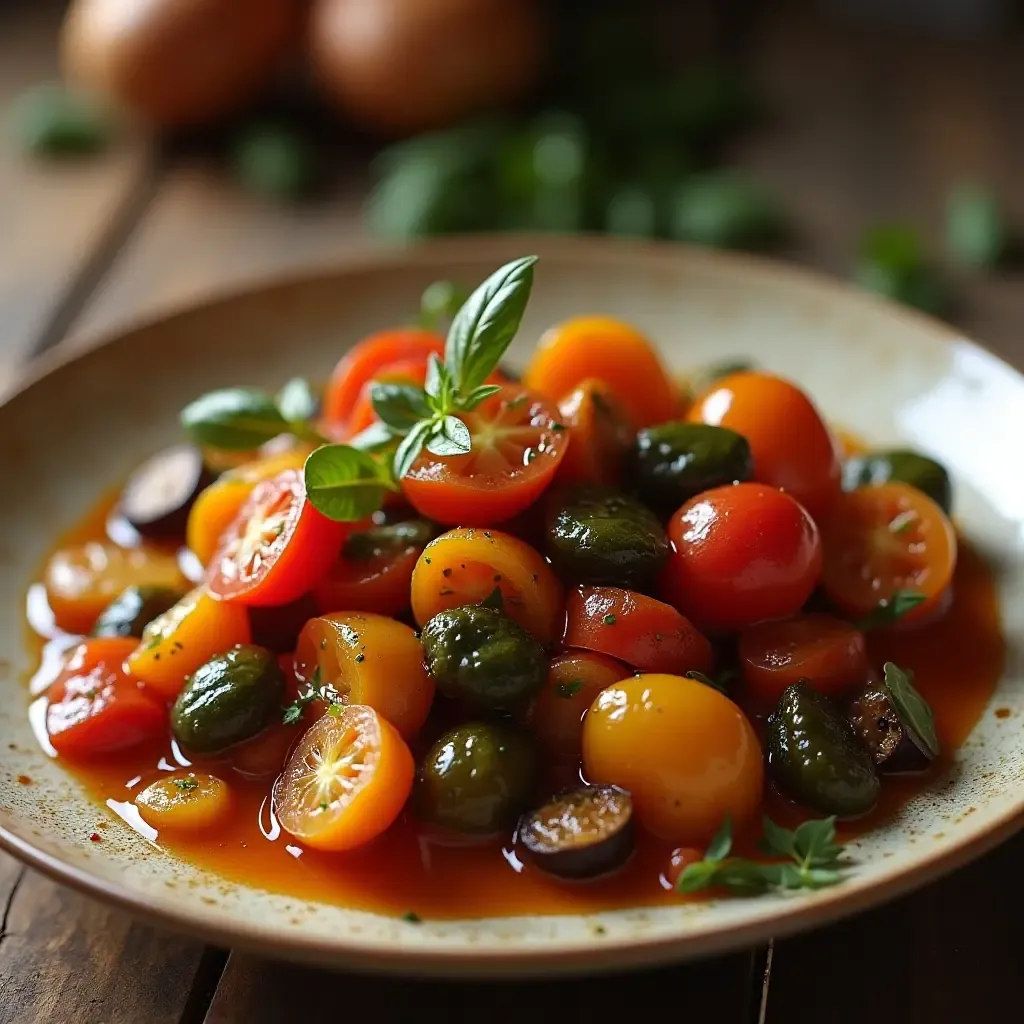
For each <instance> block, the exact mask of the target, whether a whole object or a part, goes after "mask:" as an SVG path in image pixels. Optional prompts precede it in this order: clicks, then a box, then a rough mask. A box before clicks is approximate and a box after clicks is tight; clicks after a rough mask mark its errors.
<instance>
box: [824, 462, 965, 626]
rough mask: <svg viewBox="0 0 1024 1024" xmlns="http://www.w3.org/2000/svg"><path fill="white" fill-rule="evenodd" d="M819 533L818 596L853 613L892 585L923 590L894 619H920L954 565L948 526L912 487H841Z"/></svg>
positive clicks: (937, 602)
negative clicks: (844, 489)
mask: <svg viewBox="0 0 1024 1024" xmlns="http://www.w3.org/2000/svg"><path fill="white" fill-rule="evenodd" d="M822 538H823V542H824V552H825V561H824V568H823V572H822V583H823V586H824V589H825V595H826V597H827V598H828V599H829V601H830V602H831V603H832V604H833V605H834V606H835V607H836V608H838V609H839V610H840V611H841V612H842V613H843V614H844V615H849V616H850V617H851V618H861V617H863V616H865V615H867V614H868V613H869V612H871V611H873V610H874V609H875V608H876V607H877V606H878V605H879V603H880V602H882V601H888V600H889V599H890V598H891V597H892V596H893V594H894V593H895V592H896V591H897V590H916V591H918V592H920V593H922V594H924V596H925V600H924V601H923V602H922V603H921V604H919V605H918V606H917V607H916V608H913V609H911V610H910V611H909V612H908V613H907V614H906V615H904V616H903V618H902V619H900V623H901V624H910V623H914V622H921V621H922V620H924V619H926V618H928V617H930V616H931V615H932V613H933V612H935V611H936V610H937V609H939V608H940V607H941V606H942V603H943V599H944V597H945V595H946V592H947V591H948V589H949V586H950V583H951V581H952V579H953V571H954V569H955V568H956V555H957V543H956V532H955V531H954V529H953V524H952V523H951V522H950V521H949V518H948V517H947V516H946V514H945V513H944V512H943V511H942V509H941V508H939V506H938V505H937V504H936V503H935V502H934V501H932V499H931V498H929V497H928V496H927V495H926V494H924V493H923V492H921V491H919V490H917V488H915V487H911V486H910V485H909V484H904V483H896V482H890V483H886V484H878V485H876V486H874V487H861V488H858V489H857V490H855V491H850V492H848V493H847V494H843V495H842V496H841V497H840V498H839V500H838V501H837V502H836V504H835V506H834V507H833V509H832V513H831V515H830V516H829V517H828V519H827V520H826V522H825V523H824V525H823V528H822Z"/></svg>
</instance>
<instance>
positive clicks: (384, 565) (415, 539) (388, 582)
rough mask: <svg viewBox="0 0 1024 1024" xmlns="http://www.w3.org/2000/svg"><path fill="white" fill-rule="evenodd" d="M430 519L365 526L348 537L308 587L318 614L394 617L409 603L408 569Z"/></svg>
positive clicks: (427, 534) (423, 542)
mask: <svg viewBox="0 0 1024 1024" xmlns="http://www.w3.org/2000/svg"><path fill="white" fill-rule="evenodd" d="M433 533H434V530H433V527H432V526H431V524H430V523H428V522H426V521H425V520H422V519H413V520H410V521H409V522H406V523H394V524H392V525H390V526H373V525H370V526H369V527H368V528H367V529H365V530H359V531H357V532H355V533H352V534H350V535H349V537H348V539H347V540H346V541H345V543H344V545H342V549H341V555H340V556H339V557H338V559H337V561H336V562H335V563H334V565H332V566H331V568H330V569H329V570H328V571H327V575H326V576H324V578H323V579H322V580H320V582H319V583H318V584H317V585H316V586H315V587H314V588H313V599H314V601H315V602H316V605H317V608H318V609H319V610H320V611H321V612H343V611H352V612H376V613H377V614H378V615H398V614H399V613H400V612H403V611H404V610H405V609H406V608H408V607H409V600H410V596H409V595H410V584H411V581H412V573H413V567H414V566H415V565H416V559H417V558H419V556H420V552H421V551H423V548H424V547H425V546H426V544H427V541H429V540H430V538H431V536H433Z"/></svg>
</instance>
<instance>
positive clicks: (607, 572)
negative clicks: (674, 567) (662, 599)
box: [545, 487, 669, 589]
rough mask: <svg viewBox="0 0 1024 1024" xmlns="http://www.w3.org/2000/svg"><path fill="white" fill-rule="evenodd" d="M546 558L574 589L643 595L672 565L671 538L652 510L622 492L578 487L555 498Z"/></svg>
mask: <svg viewBox="0 0 1024 1024" xmlns="http://www.w3.org/2000/svg"><path fill="white" fill-rule="evenodd" d="M545 545H546V550H547V555H548V558H550V559H551V561H552V563H553V564H554V566H555V568H556V569H557V570H558V571H559V573H560V574H561V575H563V576H565V577H566V578H568V579H571V580H573V581H574V582H576V583H593V584H598V585H600V584H607V585H610V586H617V587H628V588H632V589H643V588H644V587H647V586H649V585H650V584H652V583H653V582H654V581H655V580H656V579H657V578H658V574H659V573H660V572H661V570H662V568H663V567H664V565H665V562H666V561H667V560H668V555H669V547H668V537H666V535H665V530H664V528H663V527H662V525H661V523H660V522H659V521H658V518H657V516H655V515H654V514H653V513H652V512H651V511H650V509H648V508H646V507H645V506H644V505H641V504H640V502H639V501H637V500H636V499H635V498H631V497H629V496H628V495H626V494H622V493H621V492H619V491H614V490H611V489H609V488H605V487H580V488H575V489H573V490H571V491H567V492H563V493H562V494H561V495H559V496H557V497H556V500H555V502H554V505H553V513H552V514H551V516H550V517H549V520H548V527H547V532H546V540H545Z"/></svg>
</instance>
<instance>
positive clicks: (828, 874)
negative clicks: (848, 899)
mask: <svg viewBox="0 0 1024 1024" xmlns="http://www.w3.org/2000/svg"><path fill="white" fill-rule="evenodd" d="M802 876H803V882H802V884H803V885H804V886H806V887H808V888H811V889H823V888H824V887H825V886H827V885H835V884H836V883H837V882H841V881H842V880H843V876H842V874H841V873H840V872H839V871H837V870H836V869H835V868H808V870H806V871H804V872H802Z"/></svg>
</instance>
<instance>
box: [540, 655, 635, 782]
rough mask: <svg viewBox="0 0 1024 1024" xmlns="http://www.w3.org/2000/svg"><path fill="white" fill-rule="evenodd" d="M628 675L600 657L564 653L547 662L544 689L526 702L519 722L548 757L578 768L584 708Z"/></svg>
mask: <svg viewBox="0 0 1024 1024" xmlns="http://www.w3.org/2000/svg"><path fill="white" fill-rule="evenodd" d="M632 674H633V672H632V670H631V669H630V668H628V667H627V666H626V665H623V664H622V662H621V661H616V660H615V659H614V658H608V657H606V656H605V655H603V654H596V653H594V652H593V651H565V652H564V653H563V654H559V655H557V656H556V657H554V658H552V659H551V663H550V665H549V666H548V678H547V682H546V683H545V684H544V689H543V690H541V691H540V693H538V694H537V696H536V697H534V698H533V700H531V701H530V704H529V706H528V707H527V709H526V711H525V713H524V715H523V721H524V722H525V724H526V725H527V727H528V728H529V729H530V731H531V732H532V733H533V735H534V737H535V738H536V740H537V742H538V743H539V744H540V746H541V748H542V749H543V750H544V751H545V753H547V754H548V756H549V757H551V758H552V759H554V760H556V761H560V762H567V763H569V764H572V765H578V764H579V760H580V757H581V756H582V752H583V718H584V716H585V715H586V713H587V709H588V708H589V707H590V705H591V704H593V702H594V698H595V697H596V696H597V695H598V694H599V693H600V692H601V691H602V690H603V689H605V687H608V686H611V685H612V683H617V682H619V680H620V679H628V678H629V676H631V675H632Z"/></svg>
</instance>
